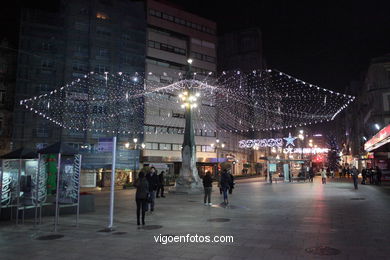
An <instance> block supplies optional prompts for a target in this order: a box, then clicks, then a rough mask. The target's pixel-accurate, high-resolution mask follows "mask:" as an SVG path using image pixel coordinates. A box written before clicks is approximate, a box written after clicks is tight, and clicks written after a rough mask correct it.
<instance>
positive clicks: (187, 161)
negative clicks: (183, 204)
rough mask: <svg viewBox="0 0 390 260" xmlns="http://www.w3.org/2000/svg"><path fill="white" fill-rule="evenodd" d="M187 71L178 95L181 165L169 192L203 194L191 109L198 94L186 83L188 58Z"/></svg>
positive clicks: (188, 72)
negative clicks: (181, 125)
mask: <svg viewBox="0 0 390 260" xmlns="http://www.w3.org/2000/svg"><path fill="white" fill-rule="evenodd" d="M187 63H188V71H187V73H186V81H187V82H186V84H185V87H184V90H183V92H182V93H180V94H179V95H178V97H179V99H180V101H181V102H182V104H181V107H182V108H183V109H184V118H185V127H184V138H183V145H182V150H181V157H182V165H181V168H180V174H179V177H178V178H177V179H176V181H175V186H174V187H172V188H171V189H170V192H174V193H185V194H190V193H191V194H199V193H202V192H203V185H202V180H201V179H200V177H199V174H198V170H197V168H196V158H197V157H196V145H195V132H194V122H193V120H192V117H193V109H194V108H196V107H197V106H198V104H197V103H196V102H197V100H198V98H199V97H200V93H198V92H196V93H195V91H194V90H193V89H194V88H193V86H192V84H190V83H188V82H189V81H190V80H191V64H192V59H191V58H188V60H187Z"/></svg>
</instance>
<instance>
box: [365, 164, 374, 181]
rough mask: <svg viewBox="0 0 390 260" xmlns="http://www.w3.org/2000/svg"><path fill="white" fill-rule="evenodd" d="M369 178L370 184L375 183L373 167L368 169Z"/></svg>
mask: <svg viewBox="0 0 390 260" xmlns="http://www.w3.org/2000/svg"><path fill="white" fill-rule="evenodd" d="M366 174H367V178H368V179H369V181H370V184H372V183H373V176H372V175H373V170H372V168H370V169H367V173H366Z"/></svg>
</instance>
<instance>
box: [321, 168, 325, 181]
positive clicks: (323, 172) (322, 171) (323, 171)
mask: <svg viewBox="0 0 390 260" xmlns="http://www.w3.org/2000/svg"><path fill="white" fill-rule="evenodd" d="M321 178H322V184H326V169H325V168H322V169H321Z"/></svg>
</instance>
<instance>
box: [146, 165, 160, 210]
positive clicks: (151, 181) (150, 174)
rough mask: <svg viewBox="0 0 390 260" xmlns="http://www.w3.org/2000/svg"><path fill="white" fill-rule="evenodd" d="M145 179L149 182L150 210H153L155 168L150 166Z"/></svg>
mask: <svg viewBox="0 0 390 260" xmlns="http://www.w3.org/2000/svg"><path fill="white" fill-rule="evenodd" d="M146 180H147V181H148V183H149V194H150V201H149V203H150V211H153V210H154V200H155V198H156V191H157V186H158V177H157V171H156V168H154V167H152V168H150V171H149V172H148V174H147V175H146Z"/></svg>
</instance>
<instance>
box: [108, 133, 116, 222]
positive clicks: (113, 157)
mask: <svg viewBox="0 0 390 260" xmlns="http://www.w3.org/2000/svg"><path fill="white" fill-rule="evenodd" d="M115 163H116V136H114V137H113V138H112V166H111V193H110V222H109V224H108V228H109V229H112V228H113V225H114V192H115Z"/></svg>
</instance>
